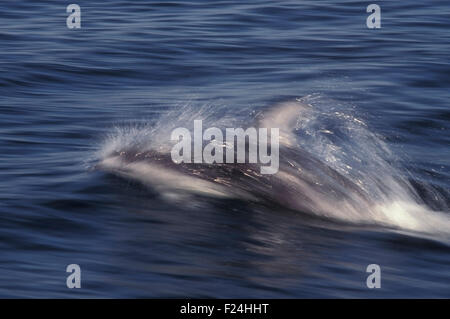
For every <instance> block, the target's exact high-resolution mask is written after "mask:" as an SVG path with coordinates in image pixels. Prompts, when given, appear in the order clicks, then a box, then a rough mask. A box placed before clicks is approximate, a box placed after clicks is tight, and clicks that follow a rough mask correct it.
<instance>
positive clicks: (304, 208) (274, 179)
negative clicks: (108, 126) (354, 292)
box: [96, 101, 450, 237]
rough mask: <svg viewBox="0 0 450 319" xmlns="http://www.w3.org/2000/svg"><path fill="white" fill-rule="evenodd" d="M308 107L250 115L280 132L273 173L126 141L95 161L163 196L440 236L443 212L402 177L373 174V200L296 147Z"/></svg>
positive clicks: (285, 106)
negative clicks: (193, 159) (190, 159)
mask: <svg viewBox="0 0 450 319" xmlns="http://www.w3.org/2000/svg"><path fill="white" fill-rule="evenodd" d="M309 108H310V106H308V105H305V104H303V103H300V102H297V101H295V102H284V103H280V104H278V105H276V106H275V107H274V108H272V109H271V110H269V111H267V112H265V113H264V114H263V115H262V116H259V117H258V118H257V119H256V123H254V124H256V126H257V127H263V128H268V129H270V128H279V131H280V149H279V170H278V172H277V173H275V174H273V175H263V174H261V173H260V164H259V163H258V164H249V163H245V164H194V163H179V164H176V163H174V162H173V161H172V159H171V155H170V150H169V151H167V150H166V151H161V150H159V149H139V148H136V147H135V146H130V147H128V146H127V145H121V148H120V149H116V150H114V151H110V152H108V153H107V154H104V155H103V157H102V158H101V159H100V161H99V162H98V164H97V166H96V167H97V168H98V169H101V170H104V171H108V172H111V173H113V174H116V175H119V176H122V177H125V178H129V179H133V180H137V181H139V182H141V183H143V184H145V185H147V186H149V187H150V188H152V189H153V190H154V191H156V192H157V193H159V194H160V195H162V196H163V197H164V198H167V199H169V200H174V199H177V198H178V199H183V200H184V199H186V196H206V197H214V198H232V199H238V200H243V201H246V202H251V203H257V204H261V205H265V206H269V207H285V208H286V209H291V210H295V211H299V212H303V213H308V214H313V215H316V216H322V217H326V218H331V219H335V220H343V221H346V222H351V223H363V224H381V225H383V226H388V227H393V228H401V229H407V230H412V231H419V232H434V233H445V236H447V237H448V232H449V229H450V227H449V225H450V219H449V217H448V216H447V215H446V214H441V213H439V212H434V211H431V210H430V209H428V208H427V207H425V206H424V205H422V204H421V203H417V202H416V201H415V200H414V196H413V195H410V194H409V193H408V191H406V190H404V189H402V187H403V186H402V185H403V184H402V182H398V183H393V182H392V180H393V177H392V176H390V177H388V176H385V177H383V176H379V177H378V176H377V179H379V180H381V182H383V178H385V179H386V180H388V181H386V183H385V184H384V185H382V186H383V187H385V188H386V190H384V188H383V187H381V188H382V191H383V192H386V197H385V198H382V199H381V200H380V199H379V198H377V196H372V194H371V193H369V192H368V191H367V188H365V187H363V186H361V185H360V184H359V181H358V180H355V179H354V178H353V179H352V178H351V177H348V176H344V175H343V174H341V173H340V172H338V171H337V170H335V169H334V168H332V167H331V166H330V165H327V163H325V162H323V161H322V160H320V159H319V158H316V157H315V156H314V155H313V154H311V153H310V152H308V150H305V149H302V148H301V147H299V145H298V144H297V143H296V135H295V128H296V125H297V121H298V119H299V118H301V116H302V114H303V112H305V111H307V110H308V109H309ZM169 138H170V137H169V136H168V141H169ZM377 187H378V185H377ZM391 193H395V194H394V195H395V196H393V195H392V194H391ZM378 197H379V196H378Z"/></svg>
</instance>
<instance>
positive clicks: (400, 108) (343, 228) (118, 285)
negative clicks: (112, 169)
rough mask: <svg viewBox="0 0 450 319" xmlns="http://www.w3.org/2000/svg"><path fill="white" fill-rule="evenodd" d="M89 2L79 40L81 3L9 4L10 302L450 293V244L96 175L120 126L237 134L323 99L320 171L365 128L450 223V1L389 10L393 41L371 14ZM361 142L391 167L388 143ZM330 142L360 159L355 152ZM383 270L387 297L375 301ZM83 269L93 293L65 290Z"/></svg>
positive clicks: (4, 78)
mask: <svg viewBox="0 0 450 319" xmlns="http://www.w3.org/2000/svg"><path fill="white" fill-rule="evenodd" d="M74 2H76V3H77V4H79V5H80V7H81V14H82V28H81V29H79V30H69V29H68V28H67V27H66V17H67V13H66V5H68V4H69V3H66V4H64V3H62V2H61V1H38V2H37V1H12V0H5V1H2V2H1V4H0V6H1V9H0V12H1V13H0V72H1V73H0V96H1V98H0V115H1V116H0V153H1V156H0V174H1V179H0V198H1V201H0V251H1V253H0V297H275V298H277V297H385V298H389V297H447V298H448V297H450V287H449V284H448V283H449V278H450V269H449V265H450V246H449V243H448V242H447V241H446V240H442V239H441V238H440V237H436V238H434V237H433V236H415V235H414V234H411V233H406V232H403V231H401V229H395V230H392V229H386V228H384V227H382V226H379V225H373V224H370V223H368V224H364V223H362V224H361V223H353V222H349V221H345V220H334V219H328V218H324V217H323V216H311V215H310V214H302V213H301V212H296V211H288V210H284V209H280V208H274V207H272V208H271V207H257V206H256V207H255V206H254V205H245V203H242V202H234V201H214V202H212V203H208V204H209V205H202V203H199V202H193V201H185V202H180V201H176V202H170V201H167V200H164V199H162V198H161V197H160V196H158V194H155V193H154V192H153V191H152V190H151V189H149V188H147V187H145V186H143V185H141V184H140V183H139V182H136V181H133V180H127V179H122V178H120V177H117V176H114V175H111V174H109V173H107V172H103V171H99V170H95V169H93V168H94V167H95V163H96V161H97V159H98V158H97V157H98V152H99V150H102V149H104V148H105V145H108V143H111V136H117V134H116V133H115V132H117V131H119V132H124V131H125V132H127V131H130V130H137V131H139V132H140V134H137V136H139V138H142V134H141V133H142V132H146V130H147V128H149V127H150V128H151V127H154V126H155V125H159V127H161V126H163V125H162V124H161V120H159V119H160V118H161V117H162V116H164V115H165V114H167V112H170V114H176V113H177V112H180V117H179V118H182V114H183V113H182V112H185V111H186V109H187V108H188V109H189V110H195V109H196V108H199V109H200V108H205V107H206V108H207V109H208V110H209V112H210V114H214V116H215V117H216V118H221V117H225V116H227V118H228V117H229V116H230V114H232V115H233V114H235V115H234V117H233V119H234V120H235V121H236V122H239V120H240V119H241V118H242V116H243V115H242V114H247V115H248V114H255V113H258V112H259V111H260V110H262V109H266V108H269V107H270V106H271V105H273V104H275V103H277V102H279V101H285V100H295V98H302V97H306V99H307V100H308V101H309V102H310V103H311V104H312V105H313V107H314V108H315V109H316V110H318V111H317V112H319V115H320V116H321V118H323V120H321V121H320V122H319V125H318V124H317V122H315V125H312V126H307V127H309V128H310V129H313V131H311V132H310V133H311V134H309V135H308V134H307V133H308V132H307V131H305V132H304V133H305V134H304V139H303V140H302V141H303V142H304V144H302V145H303V147H304V149H305V151H307V152H310V153H311V154H312V155H314V156H317V157H319V158H322V157H323V154H324V153H323V152H324V149H323V145H328V146H330V145H329V144H323V140H322V139H319V138H317V136H316V135H314V133H315V132H316V130H317V129H321V130H325V131H326V130H330V131H333V130H334V129H336V126H337V125H338V124H339V123H341V122H340V121H339V120H338V119H337V118H339V117H342V116H344V117H345V116H348V117H350V118H354V119H358V121H359V120H360V121H361V122H362V123H364V126H365V132H370V134H373V136H376V138H377V140H379V141H380V143H383V145H386V148H387V149H386V150H384V152H385V153H386V154H389V157H386V158H383V160H385V161H386V163H389V167H395V170H393V171H394V172H395V174H397V173H398V174H399V175H402V176H404V177H405V178H406V179H407V183H408V185H410V186H411V187H413V188H414V189H413V192H414V193H415V194H417V196H418V197H419V198H418V199H417V200H418V201H420V202H422V203H424V205H426V207H427V209H428V210H429V211H430V213H432V212H433V211H439V212H440V214H442V215H443V216H446V217H448V214H449V211H450V210H449V206H450V191H449V188H450V179H449V177H450V151H449V147H448V146H449V142H450V136H449V129H450V108H449V104H448V103H449V102H448V101H449V97H450V96H449V86H450V78H449V74H450V63H449V57H450V53H449V52H450V32H449V30H450V29H449V28H450V13H449V12H450V10H449V9H450V5H449V3H448V2H447V1H435V0H433V1H428V2H421V1H411V0H408V1H377V2H375V3H377V4H379V5H380V7H381V11H382V22H381V23H382V28H381V29H378V30H370V29H368V28H367V27H366V18H367V16H368V13H366V7H367V5H368V4H370V3H371V2H361V1H299V0H292V1H288V0H284V1H262V0H257V1H251V2H248V3H249V4H245V3H244V2H243V1H206V0H205V1H190V0H189V1H172V2H157V1H119V0H112V1H107V2H106V1H98V0H95V1H92V0H91V1H85V0H77V1H74ZM333 114H335V115H336V119H334V118H333ZM163 118H165V119H167V118H168V119H174V120H175V118H177V117H176V116H174V115H172V116H171V117H167V116H166V117H163ZM305 120H306V121H308V120H311V118H306V119H305ZM167 124H168V126H170V124H171V123H167ZM189 124H190V123H187V124H186V126H188V125H189ZM149 131H151V130H149ZM347 133H348V134H347V135H346V136H345V138H346V141H347V142H348V143H351V145H353V148H351V152H354V153H355V154H356V155H358V153H359V156H360V157H361V158H363V159H364V158H366V159H368V162H370V163H373V162H374V154H378V152H377V150H373V151H374V152H373V153H372V148H371V147H364V145H366V146H367V145H369V146H371V145H372V144H365V143H363V142H364V140H361V138H360V137H361V135H360V134H352V132H347ZM144 137H145V136H144ZM313 137H314V138H313ZM149 138H150V137H149ZM352 139H355V140H357V141H356V142H355V143H353V142H352ZM338 140H339V139H338ZM355 145H356V146H357V147H355ZM377 145H378V144H377ZM331 146H332V147H334V148H335V149H333V153H332V155H333V156H334V158H335V159H336V158H337V159H338V160H341V161H342V163H341V164H346V163H347V162H346V161H347V160H348V156H347V155H349V153H348V151H349V149H348V147H347V146H348V144H339V143H337V142H336V144H333V145H331ZM327 151H330V150H329V149H327ZM327 154H330V153H327ZM336 154H338V155H336ZM351 155H354V154H353V153H351ZM356 155H355V156H356ZM353 169H354V168H353ZM359 169H360V170H362V171H365V172H367V173H370V174H372V175H376V172H377V171H374V169H375V168H374V167H373V166H370V167H366V168H365V170H364V167H362V168H359ZM349 174H352V172H349ZM372 175H371V176H372ZM355 176H357V175H355ZM397 208H398V207H392V213H393V214H395V212H396V211H398V209H397ZM339 213H340V214H345V213H346V212H345V211H344V212H342V211H340V212H339ZM362 213H363V212H362ZM430 216H431V215H430ZM442 228H444V229H442ZM439 231H440V232H442V231H443V232H445V231H448V232H450V229H446V228H445V224H444V226H443V227H441V229H439ZM431 233H432V231H431ZM373 263H375V264H379V265H380V266H381V269H382V288H381V289H368V288H367V287H366V276H367V275H368V274H367V273H366V272H365V269H366V266H367V265H368V264H373ZM69 264H79V265H80V267H81V269H82V288H81V289H68V288H67V287H66V276H67V275H68V273H66V272H65V270H66V266H67V265H69Z"/></svg>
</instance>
